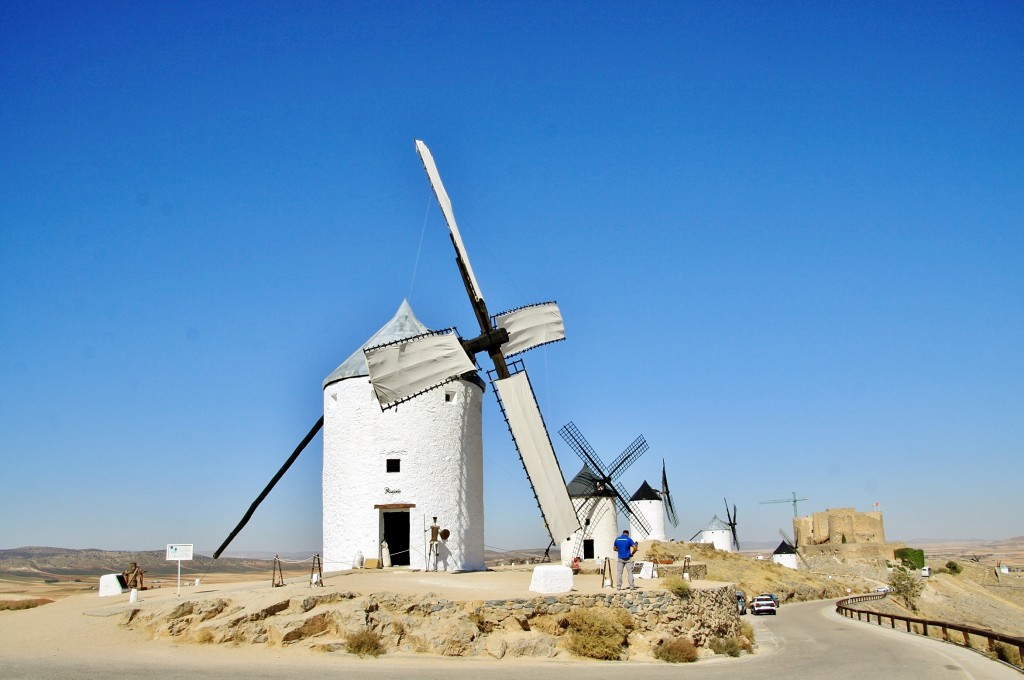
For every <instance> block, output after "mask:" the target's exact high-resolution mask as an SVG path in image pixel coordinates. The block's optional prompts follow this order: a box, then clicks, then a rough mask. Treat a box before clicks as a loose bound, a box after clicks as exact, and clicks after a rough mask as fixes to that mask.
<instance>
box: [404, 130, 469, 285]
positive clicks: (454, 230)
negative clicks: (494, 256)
mask: <svg viewBox="0 0 1024 680" xmlns="http://www.w3.org/2000/svg"><path fill="white" fill-rule="evenodd" d="M416 151H417V152H418V153H419V155H420V160H421V161H423V169H424V170H426V171H427V178H428V179H430V186H431V187H432V188H433V189H434V195H435V196H437V202H438V204H439V205H440V206H441V212H442V213H443V214H444V221H445V222H446V223H447V224H448V232H449V233H450V234H451V237H452V243H454V244H455V250H456V253H457V254H458V256H459V259H460V260H461V262H462V264H463V266H464V267H465V268H466V275H467V276H468V277H469V284H470V287H471V291H470V297H472V299H473V301H474V302H476V301H477V300H483V299H484V298H483V295H482V294H481V293H480V285H479V284H478V283H477V282H476V276H475V275H474V274H473V267H471V266H470V264H469V255H467V254H466V246H464V245H463V244H462V234H460V233H459V225H458V224H456V223H455V213H454V212H453V211H452V201H451V199H450V198H448V192H447V191H445V189H444V184H442V183H441V175H440V173H438V171H437V165H436V164H435V163H434V157H433V156H432V155H431V153H430V149H428V148H427V145H426V144H424V143H423V142H421V141H420V140H418V139H417V140H416Z"/></svg>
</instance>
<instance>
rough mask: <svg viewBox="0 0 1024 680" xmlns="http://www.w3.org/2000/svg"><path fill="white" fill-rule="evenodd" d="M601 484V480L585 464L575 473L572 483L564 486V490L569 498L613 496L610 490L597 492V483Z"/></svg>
mask: <svg viewBox="0 0 1024 680" xmlns="http://www.w3.org/2000/svg"><path fill="white" fill-rule="evenodd" d="M599 482H601V478H600V477H598V476H597V475H596V474H595V473H594V471H593V470H591V469H590V466H589V465H587V464H586V463H584V464H583V468H582V469H581V470H580V471H579V472H578V473H576V476H575V477H573V478H572V481H571V482H569V483H568V484H567V485H566V487H565V488H566V490H567V491H568V492H569V497H570V498H586V497H588V496H614V495H615V494H614V492H612V490H611V489H603V490H601V491H598V490H597V485H598V483H599Z"/></svg>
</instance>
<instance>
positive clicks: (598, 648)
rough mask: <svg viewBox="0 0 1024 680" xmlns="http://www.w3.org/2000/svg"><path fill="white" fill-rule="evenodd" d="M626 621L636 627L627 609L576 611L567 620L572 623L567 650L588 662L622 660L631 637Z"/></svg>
mask: <svg viewBox="0 0 1024 680" xmlns="http://www.w3.org/2000/svg"><path fill="white" fill-rule="evenodd" d="M623 614H624V615H625V616H623ZM626 618H628V619H629V626H628V628H632V625H633V620H632V617H631V616H630V615H629V612H627V611H626V610H624V609H611V610H609V609H574V610H573V611H571V612H569V615H568V616H567V617H566V620H567V621H568V624H569V639H568V642H567V644H566V647H567V648H568V649H569V651H570V652H572V653H573V654H575V655H576V656H582V657H586V658H588V659H604V660H612V661H614V660H618V659H621V658H622V652H623V648H624V647H625V644H626V635H627V634H628V633H627V631H628V628H627V626H626V625H624V620H625V619H626Z"/></svg>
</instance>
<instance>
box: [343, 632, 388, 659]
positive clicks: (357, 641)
mask: <svg viewBox="0 0 1024 680" xmlns="http://www.w3.org/2000/svg"><path fill="white" fill-rule="evenodd" d="M345 650H346V651H347V652H349V653H350V654H358V655H359V656H380V655H381V654H383V653H384V643H383V642H381V639H380V635H378V634H377V631H375V630H361V631H359V632H358V633H349V634H348V636H347V637H346V638H345Z"/></svg>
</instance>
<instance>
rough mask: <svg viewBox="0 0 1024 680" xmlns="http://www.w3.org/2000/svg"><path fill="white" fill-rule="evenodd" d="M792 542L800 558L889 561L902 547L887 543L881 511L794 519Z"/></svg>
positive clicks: (842, 511) (838, 510) (829, 513)
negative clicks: (794, 541)
mask: <svg viewBox="0 0 1024 680" xmlns="http://www.w3.org/2000/svg"><path fill="white" fill-rule="evenodd" d="M793 533H794V536H793V538H794V539H795V540H796V547H797V549H798V550H799V551H800V553H801V554H803V555H805V556H809V555H817V554H821V555H826V554H827V555H833V556H835V557H860V558H884V559H892V558H893V551H894V550H895V549H896V548H899V547H901V546H902V545H903V544H902V543H887V542H886V540H885V527H884V526H883V524H882V513H881V512H880V511H872V512H857V511H856V510H855V509H853V508H831V509H828V510H825V511H824V512H816V513H814V514H812V515H807V516H805V517H796V518H794V519H793Z"/></svg>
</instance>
